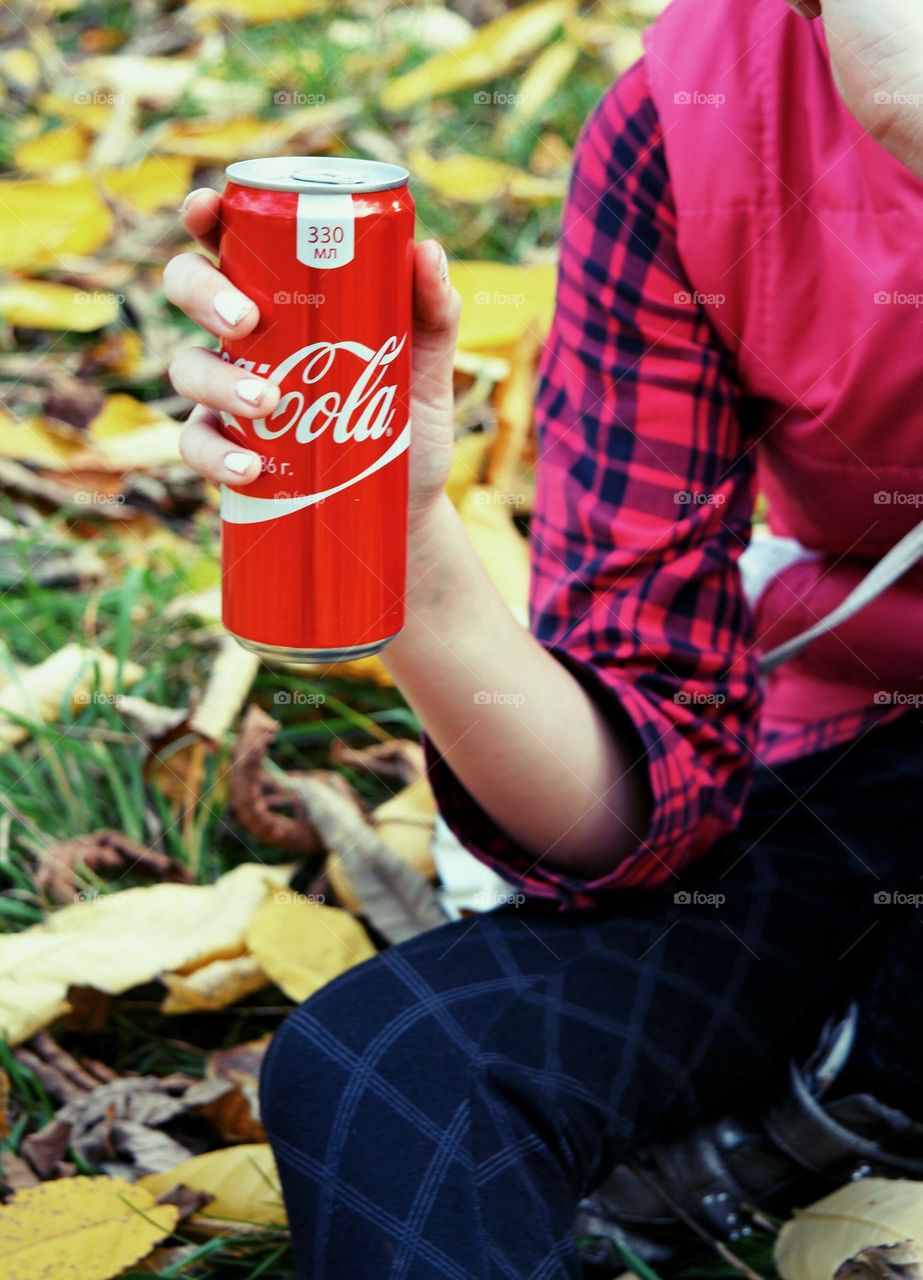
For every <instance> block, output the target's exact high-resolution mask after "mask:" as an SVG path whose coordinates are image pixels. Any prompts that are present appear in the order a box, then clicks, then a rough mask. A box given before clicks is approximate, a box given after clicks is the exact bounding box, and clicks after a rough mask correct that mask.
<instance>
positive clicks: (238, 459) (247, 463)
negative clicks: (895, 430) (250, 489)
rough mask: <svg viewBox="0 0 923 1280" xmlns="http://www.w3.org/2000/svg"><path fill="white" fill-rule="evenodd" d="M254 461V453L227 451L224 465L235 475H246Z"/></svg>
mask: <svg viewBox="0 0 923 1280" xmlns="http://www.w3.org/2000/svg"><path fill="white" fill-rule="evenodd" d="M252 463H253V454H252V453H226V454H225V455H224V465H225V467H226V468H227V469H228V471H232V472H233V473H234V475H235V476H245V475H246V474H247V472H248V471H249V470H250V467H251V465H252Z"/></svg>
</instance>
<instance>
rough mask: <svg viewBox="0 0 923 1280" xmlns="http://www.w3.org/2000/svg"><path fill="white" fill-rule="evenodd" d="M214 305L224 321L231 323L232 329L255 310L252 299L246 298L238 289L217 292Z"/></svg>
mask: <svg viewBox="0 0 923 1280" xmlns="http://www.w3.org/2000/svg"><path fill="white" fill-rule="evenodd" d="M212 306H213V307H214V308H215V310H216V311H217V313H218V315H219V316H220V317H221V319H222V320H223V321H224V323H225V324H228V325H230V326H231V328H232V329H233V327H234V326H235V325H237V324H240V322H241V320H243V318H244V316H246V315H249V313H250V312H251V311H252V310H253V303H252V302H251V301H250V299H249V298H245V297H244V295H243V294H242V293H238V292H237V290H236V289H222V290H221V292H220V293H216V294H215V297H214V301H213V302H212Z"/></svg>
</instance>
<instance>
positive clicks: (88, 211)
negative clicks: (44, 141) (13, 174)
mask: <svg viewBox="0 0 923 1280" xmlns="http://www.w3.org/2000/svg"><path fill="white" fill-rule="evenodd" d="M112 226H113V222H112V213H111V212H110V210H109V208H108V206H107V205H106V203H105V201H103V200H102V199H101V198H100V195H99V193H98V191H97V190H96V187H95V185H94V183H93V182H92V181H91V180H90V179H89V178H75V179H73V180H72V181H69V182H39V181H36V182H33V181H31V180H27V179H18V180H7V181H3V182H0V267H10V268H32V267H48V266H53V265H54V264H55V263H56V262H58V260H59V259H60V258H61V257H62V256H65V255H67V254H91V253H94V252H95V251H96V250H97V249H99V248H100V247H101V246H102V245H104V244H105V243H106V241H107V240H108V239H109V236H110V235H111V234H112Z"/></svg>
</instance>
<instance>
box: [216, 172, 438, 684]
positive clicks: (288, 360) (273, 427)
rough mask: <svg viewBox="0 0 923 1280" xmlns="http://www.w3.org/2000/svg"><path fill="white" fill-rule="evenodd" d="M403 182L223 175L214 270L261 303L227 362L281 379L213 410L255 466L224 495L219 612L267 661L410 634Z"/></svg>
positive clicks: (304, 658)
mask: <svg viewBox="0 0 923 1280" xmlns="http://www.w3.org/2000/svg"><path fill="white" fill-rule="evenodd" d="M407 177H408V175H407V171H406V169H402V168H400V167H399V166H397V165H392V164H381V163H378V162H376V161H372V160H362V159H345V158H330V157H320V156H295V157H292V156H287V157H286V156H283V157H274V158H271V159H265V160H243V161H240V162H238V163H236V164H232V165H230V166H229V168H228V170H227V178H228V182H227V187H226V189H225V192H224V195H223V197H222V201H221V241H220V250H221V270H222V271H223V272H224V274H225V275H226V276H227V277H228V279H229V280H231V281H232V282H233V284H235V285H236V286H237V287H238V288H239V289H241V290H242V292H243V293H245V294H246V295H247V296H248V297H249V298H252V299H253V301H254V302H255V303H256V305H257V306H258V307H259V312H260V319H259V324H258V325H257V326H256V328H255V329H254V330H253V332H252V333H250V334H248V335H247V337H245V338H241V339H240V340H239V341H237V340H235V341H226V342H225V343H224V345H223V348H222V357H223V358H224V359H225V360H228V361H230V362H231V363H232V364H234V365H235V366H237V367H238V368H240V370H241V371H242V373H249V374H253V375H256V376H259V377H263V378H267V379H268V380H269V381H271V382H275V383H277V384H278V386H279V388H280V390H281V397H280V399H279V403H278V406H277V407H276V408H275V409H274V410H273V412H272V413H271V414H269V415H268V416H267V417H265V418H257V419H250V418H245V417H235V416H233V415H231V414H222V420H223V424H224V426H223V431H224V433H225V435H226V436H227V438H228V439H229V440H232V441H234V442H235V443H236V444H239V445H242V446H244V447H246V448H247V449H253V450H255V451H256V452H257V453H258V454H259V455H260V456H261V458H262V470H261V472H260V475H259V476H258V477H257V479H256V480H254V481H252V482H251V483H250V484H248V485H246V486H245V487H243V488H239V489H238V488H234V487H229V486H225V487H223V488H222V492H221V560H222V614H223V621H224V625H225V627H226V628H227V630H228V631H229V632H230V633H231V634H232V635H233V636H235V637H236V638H237V639H238V640H239V641H240V643H241V644H242V645H244V646H245V647H246V648H248V649H252V650H253V651H254V652H255V653H258V654H260V655H261V656H264V657H266V658H268V659H273V658H276V659H279V658H282V659H287V660H290V661H295V662H342V661H346V660H348V659H351V658H360V657H366V656H368V655H369V654H373V653H376V652H378V650H380V649H382V648H383V647H384V646H385V645H386V644H387V643H388V641H389V640H392V639H393V638H394V636H395V635H396V634H397V632H398V631H400V629H401V627H402V626H403V623H404V590H405V577H406V557H407V476H408V453H409V447H410V354H411V352H410V348H411V307H412V287H413V228H414V205H413V200H412V198H411V196H410V192H409V190H408V187H407Z"/></svg>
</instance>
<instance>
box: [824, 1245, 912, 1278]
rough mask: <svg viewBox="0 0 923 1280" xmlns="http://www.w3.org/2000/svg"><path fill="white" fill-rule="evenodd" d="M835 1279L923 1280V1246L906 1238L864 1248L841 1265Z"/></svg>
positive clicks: (835, 1273)
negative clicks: (898, 1242) (892, 1242)
mask: <svg viewBox="0 0 923 1280" xmlns="http://www.w3.org/2000/svg"><path fill="white" fill-rule="evenodd" d="M833 1280H923V1248H921V1246H920V1243H919V1241H917V1240H905V1241H903V1242H902V1243H901V1244H879V1245H875V1246H874V1247H873V1248H871V1249H863V1250H862V1251H861V1253H857V1254H856V1256H855V1257H854V1258H849V1259H847V1261H846V1262H843V1263H841V1264H840V1266H838V1267H837V1269H836V1271H835V1272H834V1277H833Z"/></svg>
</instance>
